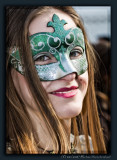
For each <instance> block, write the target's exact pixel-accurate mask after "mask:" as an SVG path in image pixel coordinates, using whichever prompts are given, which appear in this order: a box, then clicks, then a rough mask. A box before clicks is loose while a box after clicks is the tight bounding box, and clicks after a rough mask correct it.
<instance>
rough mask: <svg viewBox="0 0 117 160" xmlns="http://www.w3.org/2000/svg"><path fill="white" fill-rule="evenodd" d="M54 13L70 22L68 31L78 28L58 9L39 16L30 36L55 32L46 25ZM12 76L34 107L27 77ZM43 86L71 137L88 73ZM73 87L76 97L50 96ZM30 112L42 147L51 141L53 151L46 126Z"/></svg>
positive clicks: (21, 94) (33, 22) (33, 23)
mask: <svg viewBox="0 0 117 160" xmlns="http://www.w3.org/2000/svg"><path fill="white" fill-rule="evenodd" d="M54 13H56V14H57V15H58V16H59V18H60V19H65V20H66V21H67V22H68V24H66V25H65V26H64V28H65V29H66V30H67V29H70V28H72V27H76V24H75V23H74V21H73V20H72V19H71V17H70V16H69V15H67V14H65V13H63V12H62V11H59V10H57V9H51V10H49V11H48V12H46V13H43V14H42V15H39V16H37V17H36V18H34V19H33V21H32V22H31V23H30V25H29V35H33V34H35V33H38V32H53V31H54V30H53V28H52V27H47V26H46V25H47V23H48V22H49V21H52V16H53V14H54ZM11 74H12V78H13V81H14V85H15V87H16V89H17V91H18V93H19V94H20V96H21V97H22V99H23V100H24V102H25V103H26V104H28V105H29V104H30V105H32V106H34V105H35V104H34V102H33V99H32V96H31V93H30V91H29V88H28V84H27V82H26V80H25V77H24V76H23V75H21V74H20V73H18V72H17V71H16V70H15V69H12V71H11ZM42 85H43V87H44V88H45V90H46V92H47V93H48V95H49V98H50V100H51V103H52V105H53V107H54V109H55V111H56V114H57V115H58V117H59V118H60V119H64V121H65V123H66V125H67V127H68V130H67V132H68V136H69V135H70V128H71V118H72V117H75V116H77V115H78V114H79V113H80V112H81V110H82V103H83V99H84V97H85V95H86V91H87V87H88V72H87V71H86V72H85V73H84V74H82V75H80V76H77V75H76V74H75V73H71V74H69V75H67V76H65V77H62V78H61V79H58V80H55V81H46V82H44V81H42ZM71 86H78V92H77V94H76V95H75V96H74V97H71V98H63V97H58V96H55V95H52V94H50V92H52V91H54V90H57V89H60V88H63V87H71ZM29 112H30V115H31V117H32V121H33V123H34V124H35V128H36V129H37V131H39V133H38V135H39V138H40V139H43V141H42V142H40V143H41V145H42V147H43V148H44V147H45V144H46V143H47V139H50V145H48V149H50V150H51V149H52V145H51V141H52V139H51V136H50V135H49V133H48V131H47V129H46V127H45V131H44V132H43V131H42V126H41V125H40V124H43V126H45V124H44V122H41V120H39V119H38V118H37V117H36V116H35V115H33V114H32V112H31V111H29ZM34 117H35V118H34ZM44 133H46V134H44ZM48 137H49V138H48Z"/></svg>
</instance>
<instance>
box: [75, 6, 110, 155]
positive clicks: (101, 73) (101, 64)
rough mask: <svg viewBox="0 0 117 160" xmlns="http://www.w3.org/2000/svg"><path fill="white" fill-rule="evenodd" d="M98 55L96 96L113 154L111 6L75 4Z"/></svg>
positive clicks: (106, 137)
mask: <svg viewBox="0 0 117 160" xmlns="http://www.w3.org/2000/svg"><path fill="white" fill-rule="evenodd" d="M73 8H74V9H75V10H76V11H77V13H78V15H79V16H80V18H81V19H82V22H83V24H84V27H85V30H86V33H87V36H88V39H89V41H90V43H91V44H92V46H93V48H94V52H95V55H96V57H97V64H98V74H96V76H95V80H96V84H95V86H96V96H97V104H98V110H99V117H100V122H101V125H102V129H103V133H104V139H105V144H106V148H107V153H108V154H111V7H109V6H91V7H90V6H86V7H85V6H83V7H81V6H80V7H77V6H73Z"/></svg>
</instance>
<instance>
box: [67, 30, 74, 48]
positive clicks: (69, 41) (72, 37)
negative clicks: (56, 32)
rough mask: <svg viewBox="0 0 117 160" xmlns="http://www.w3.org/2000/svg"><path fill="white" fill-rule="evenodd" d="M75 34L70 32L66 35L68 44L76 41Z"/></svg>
mask: <svg viewBox="0 0 117 160" xmlns="http://www.w3.org/2000/svg"><path fill="white" fill-rule="evenodd" d="M74 39H75V38H74V34H73V33H72V32H70V33H69V34H68V35H67V36H66V37H65V43H66V44H67V45H71V44H72V43H73V42H74Z"/></svg>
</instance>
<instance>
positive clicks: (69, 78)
mask: <svg viewBox="0 0 117 160" xmlns="http://www.w3.org/2000/svg"><path fill="white" fill-rule="evenodd" d="M76 76H77V74H76V73H75V72H74V73H70V74H68V75H66V76H65V77H62V78H61V79H62V80H66V81H72V80H74V79H75V78H76Z"/></svg>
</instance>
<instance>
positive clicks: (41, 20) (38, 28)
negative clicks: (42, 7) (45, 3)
mask: <svg viewBox="0 0 117 160" xmlns="http://www.w3.org/2000/svg"><path fill="white" fill-rule="evenodd" d="M53 14H56V15H57V16H58V17H59V18H60V20H62V19H64V20H65V21H66V22H67V24H66V25H64V29H65V30H68V29H70V28H73V27H76V24H75V22H74V21H73V19H72V18H71V17H70V16H69V15H68V14H66V13H64V12H62V11H60V10H57V9H51V10H48V11H47V12H45V13H43V14H42V15H38V16H37V17H36V18H34V19H33V20H32V22H31V23H30V25H29V35H33V34H35V33H38V32H54V29H53V28H52V27H47V23H48V22H49V21H52V17H53Z"/></svg>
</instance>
